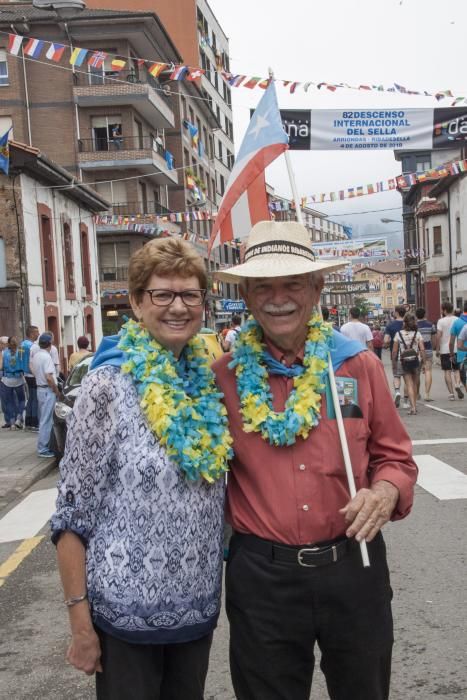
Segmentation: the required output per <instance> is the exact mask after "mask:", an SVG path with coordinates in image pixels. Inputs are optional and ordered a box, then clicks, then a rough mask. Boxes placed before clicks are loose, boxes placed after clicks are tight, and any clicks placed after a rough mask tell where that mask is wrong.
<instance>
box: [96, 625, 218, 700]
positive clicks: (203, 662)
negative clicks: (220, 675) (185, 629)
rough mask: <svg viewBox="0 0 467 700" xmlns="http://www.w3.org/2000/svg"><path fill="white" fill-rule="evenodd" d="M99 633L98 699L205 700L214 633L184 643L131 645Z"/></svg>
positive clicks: (100, 631)
mask: <svg viewBox="0 0 467 700" xmlns="http://www.w3.org/2000/svg"><path fill="white" fill-rule="evenodd" d="M96 631H97V633H98V635H99V639H100V643H101V651H102V656H101V662H102V669H103V673H96V696H97V700H203V698H204V684H205V681H206V675H207V672H208V663H209V651H210V649H211V644H212V633H211V634H208V635H207V636H206V637H202V638H201V639H197V640H195V641H194V642H185V643H183V644H129V643H128V642H124V641H122V640H120V639H117V638H116V637H112V636H111V635H110V634H106V633H105V632H103V631H102V630H99V629H98V630H96Z"/></svg>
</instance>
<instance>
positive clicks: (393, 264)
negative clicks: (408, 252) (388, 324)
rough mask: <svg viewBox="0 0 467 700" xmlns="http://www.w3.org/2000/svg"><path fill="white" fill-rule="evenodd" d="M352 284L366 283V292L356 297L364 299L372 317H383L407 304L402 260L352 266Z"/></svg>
mask: <svg viewBox="0 0 467 700" xmlns="http://www.w3.org/2000/svg"><path fill="white" fill-rule="evenodd" d="M352 281H353V282H354V283H359V282H366V283H367V287H368V290H367V291H361V292H359V293H358V294H357V295H356V296H360V297H363V298H364V299H366V301H367V302H368V304H369V305H370V307H371V309H372V313H373V315H374V316H376V317H377V316H378V315H380V316H385V317H388V316H389V314H390V313H391V312H392V311H393V310H394V307H395V306H398V305H399V304H405V303H406V302H407V292H406V287H405V264H404V261H403V260H382V261H379V262H377V261H375V262H373V263H371V264H360V265H354V266H353V277H352Z"/></svg>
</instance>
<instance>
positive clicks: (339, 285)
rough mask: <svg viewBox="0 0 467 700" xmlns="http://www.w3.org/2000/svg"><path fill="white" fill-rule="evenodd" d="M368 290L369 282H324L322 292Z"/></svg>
mask: <svg viewBox="0 0 467 700" xmlns="http://www.w3.org/2000/svg"><path fill="white" fill-rule="evenodd" d="M369 291H371V290H370V283H369V282H345V281H343V280H342V281H339V282H326V286H325V287H324V288H323V293H324V294H366V293H367V292H369Z"/></svg>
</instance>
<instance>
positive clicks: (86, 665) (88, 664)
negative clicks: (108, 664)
mask: <svg viewBox="0 0 467 700" xmlns="http://www.w3.org/2000/svg"><path fill="white" fill-rule="evenodd" d="M66 658H67V661H68V662H69V663H70V664H71V665H72V666H74V667H75V668H76V669H78V671H84V673H86V674H87V675H88V676H92V675H93V673H95V672H96V671H98V672H101V671H102V665H101V660H100V659H101V645H100V642H99V637H98V636H97V634H96V632H95V630H94V629H93V628H90V629H89V630H82V631H80V632H75V633H74V634H73V636H72V638H71V642H70V646H69V647H68V651H67V655H66Z"/></svg>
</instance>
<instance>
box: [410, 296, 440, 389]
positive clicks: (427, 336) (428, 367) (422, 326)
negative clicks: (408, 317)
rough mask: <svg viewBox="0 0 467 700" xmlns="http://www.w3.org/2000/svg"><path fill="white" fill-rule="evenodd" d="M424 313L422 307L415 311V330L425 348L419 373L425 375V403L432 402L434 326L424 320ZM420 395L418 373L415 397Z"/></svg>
mask: <svg viewBox="0 0 467 700" xmlns="http://www.w3.org/2000/svg"><path fill="white" fill-rule="evenodd" d="M425 314H426V311H425V309H423V308H422V307H420V308H418V309H416V311H415V316H416V317H417V328H418V330H419V331H420V335H421V336H422V338H423V344H424V346H425V360H424V362H423V364H422V367H421V373H423V374H424V375H425V401H433V399H432V398H431V395H430V392H431V384H432V382H433V351H434V350H436V334H437V332H436V326H435V324H434V323H432V322H431V321H428V319H427V318H425ZM419 395H420V373H419V374H418V375H417V397H418V396H419Z"/></svg>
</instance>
